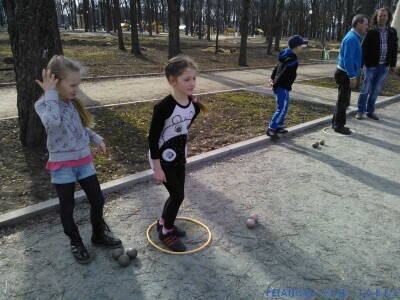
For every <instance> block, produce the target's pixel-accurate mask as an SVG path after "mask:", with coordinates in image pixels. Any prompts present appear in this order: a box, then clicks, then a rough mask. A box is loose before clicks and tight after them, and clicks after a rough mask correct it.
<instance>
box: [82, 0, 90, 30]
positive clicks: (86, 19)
mask: <svg viewBox="0 0 400 300" xmlns="http://www.w3.org/2000/svg"><path fill="white" fill-rule="evenodd" d="M82 9H83V22H84V23H85V32H88V31H89V0H83V6H82Z"/></svg>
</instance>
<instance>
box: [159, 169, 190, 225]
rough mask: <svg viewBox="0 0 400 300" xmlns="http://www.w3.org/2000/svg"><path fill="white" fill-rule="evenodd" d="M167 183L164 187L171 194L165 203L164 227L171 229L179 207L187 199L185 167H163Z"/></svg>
mask: <svg viewBox="0 0 400 300" xmlns="http://www.w3.org/2000/svg"><path fill="white" fill-rule="evenodd" d="M163 171H164V173H165V177H166V179H167V182H166V183H164V186H165V187H166V188H167V190H168V192H169V198H168V199H167V201H166V202H165V205H164V209H163V213H162V217H163V219H164V226H165V228H167V229H171V228H172V227H173V226H174V223H175V219H176V216H177V214H178V211H179V207H180V206H181V204H182V201H183V199H184V198H185V190H184V189H185V165H180V166H177V167H163Z"/></svg>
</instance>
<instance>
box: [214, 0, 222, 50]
mask: <svg viewBox="0 0 400 300" xmlns="http://www.w3.org/2000/svg"><path fill="white" fill-rule="evenodd" d="M220 15H221V0H217V11H216V13H215V23H216V25H215V27H216V29H217V32H216V36H215V54H218V52H219V32H220V30H221V25H220V24H221V16H220Z"/></svg>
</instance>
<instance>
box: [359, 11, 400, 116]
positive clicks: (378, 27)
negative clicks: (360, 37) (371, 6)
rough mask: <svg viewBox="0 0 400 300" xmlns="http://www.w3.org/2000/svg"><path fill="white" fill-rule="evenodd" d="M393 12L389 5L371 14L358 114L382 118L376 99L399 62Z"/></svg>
mask: <svg viewBox="0 0 400 300" xmlns="http://www.w3.org/2000/svg"><path fill="white" fill-rule="evenodd" d="M391 21H392V14H391V13H390V11H389V9H387V8H380V9H378V10H377V11H376V12H375V14H374V16H373V17H372V27H371V29H370V30H369V31H368V33H367V35H366V37H365V39H364V41H363V43H362V52H363V60H364V65H365V68H364V74H365V78H364V82H363V85H362V88H361V92H360V96H359V98H358V112H357V115H356V118H357V119H359V120H361V119H364V118H365V114H366V115H367V117H369V118H371V119H374V120H379V118H378V116H377V115H376V114H375V113H374V111H375V102H376V98H377V97H378V95H379V93H380V92H381V90H382V86H383V82H384V81H385V78H386V75H387V74H388V71H389V68H390V70H391V72H394V70H395V67H396V62H397V48H398V45H397V44H398V43H397V32H396V29H394V28H393V27H390V25H389V24H390V23H391Z"/></svg>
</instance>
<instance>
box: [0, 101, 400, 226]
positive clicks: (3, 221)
mask: <svg viewBox="0 0 400 300" xmlns="http://www.w3.org/2000/svg"><path fill="white" fill-rule="evenodd" d="M399 100H400V94H399V95H396V96H393V97H389V98H386V99H384V100H381V101H379V102H377V103H376V107H383V106H386V105H389V104H392V103H395V102H397V101H399ZM356 112H357V109H356V108H354V107H351V108H350V109H349V110H348V112H347V115H348V116H350V115H354V114H355V113H356ZM331 120H332V116H327V117H323V118H319V119H317V120H313V121H310V122H306V123H302V124H299V125H296V126H293V127H290V128H289V129H288V130H289V133H288V134H287V136H292V135H295V134H299V133H303V132H305V131H307V130H309V129H312V128H314V127H316V126H319V125H323V124H328V123H330V122H331ZM268 141H270V138H269V137H267V136H259V137H255V138H252V139H249V140H246V141H242V142H239V143H235V144H232V145H228V146H225V147H222V148H219V149H216V150H213V151H209V152H206V153H202V154H199V155H196V156H193V157H190V158H188V161H187V168H188V169H189V168H193V167H196V166H198V165H200V164H202V163H205V162H209V161H213V160H217V159H220V158H222V157H225V156H227V155H230V154H233V153H235V154H238V153H240V152H242V151H246V150H249V149H251V148H255V147H258V146H261V145H263V144H266V143H267V142H268ZM151 178H152V171H151V170H146V171H142V172H138V173H135V174H133V175H128V176H125V177H122V178H120V179H116V180H112V181H109V182H106V183H103V184H101V189H102V191H103V192H104V193H111V192H115V191H119V190H122V189H126V188H128V187H132V186H133V185H136V184H139V183H142V182H146V181H149V180H151ZM84 199H86V196H85V194H84V192H83V191H78V192H76V193H75V201H76V202H77V203H79V202H81V201H82V200H84ZM58 206H59V203H58V198H53V199H50V200H47V201H44V202H41V203H37V204H34V205H30V206H28V207H24V208H20V209H16V210H13V211H11V212H8V213H5V214H1V215H0V228H1V227H5V226H10V225H16V224H19V223H22V222H24V221H26V220H28V219H30V218H33V217H35V216H39V215H42V214H45V213H47V212H51V211H56V210H57V209H58Z"/></svg>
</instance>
